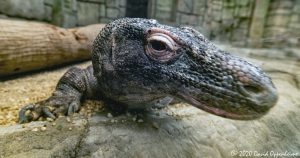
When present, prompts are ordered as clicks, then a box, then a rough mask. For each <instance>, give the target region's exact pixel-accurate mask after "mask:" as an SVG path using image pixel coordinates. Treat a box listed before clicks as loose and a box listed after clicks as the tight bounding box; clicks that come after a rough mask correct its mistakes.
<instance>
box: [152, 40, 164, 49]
mask: <svg viewBox="0 0 300 158" xmlns="http://www.w3.org/2000/svg"><path fill="white" fill-rule="evenodd" d="M150 44H151V47H152V48H153V49H154V50H156V51H163V50H166V49H167V47H166V45H165V44H164V43H163V42H160V41H156V40H153V41H150Z"/></svg>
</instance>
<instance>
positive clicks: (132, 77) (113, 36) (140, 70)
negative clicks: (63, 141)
mask: <svg viewBox="0 0 300 158" xmlns="http://www.w3.org/2000/svg"><path fill="white" fill-rule="evenodd" d="M83 99H105V100H109V101H112V102H113V103H115V104H116V105H118V106H119V107H124V108H125V107H126V109H151V108H161V107H164V106H167V105H168V104H169V103H170V102H171V101H172V99H176V100H180V101H182V102H186V103H189V104H191V105H193V106H195V107H197V108H200V109H202V110H204V111H207V112H209V113H212V114H215V115H218V116H222V117H225V118H231V119H239V120H250V119H255V118H260V117H261V116H263V115H264V114H266V113H267V112H268V111H269V109H270V108H271V107H273V106H274V105H275V103H276V101H277V99H278V94H277V90H276V88H275V87H274V85H273V83H272V81H271V79H270V77H268V76H267V75H266V74H265V73H264V72H263V71H262V70H261V69H260V68H258V67H256V66H254V65H253V64H251V63H249V62H247V61H245V60H243V59H241V58H239V57H236V56H233V55H231V54H229V53H227V52H225V51H223V50H220V49H218V48H217V47H216V46H215V45H214V44H212V43H211V42H210V41H209V40H207V39H206V38H205V37H204V36H203V35H202V34H201V33H199V32H197V31H196V30H194V29H192V28H190V27H172V26H168V25H162V24H159V23H158V22H157V21H156V20H153V19H140V18H123V19H118V20H115V21H113V22H111V23H109V24H107V25H106V26H105V27H104V28H103V29H102V30H101V32H100V33H99V35H98V36H97V38H96V39H95V41H94V43H93V48H92V65H91V66H88V67H87V68H86V69H79V68H76V67H73V68H71V69H69V70H68V71H67V72H66V73H65V74H64V75H63V76H62V78H61V79H60V80H59V82H58V84H57V87H56V89H55V91H54V92H53V94H52V96H51V97H50V98H48V99H46V100H44V101H41V102H39V103H36V104H29V105H27V106H24V107H23V108H22V109H21V110H20V112H19V122H20V123H24V122H29V121H32V120H36V119H38V118H39V117H50V118H53V119H55V118H56V117H57V116H58V114H61V113H63V114H65V115H70V114H72V113H74V112H77V111H79V109H80V104H81V102H82V100H83Z"/></svg>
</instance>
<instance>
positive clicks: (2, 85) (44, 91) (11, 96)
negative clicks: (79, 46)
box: [0, 62, 101, 125]
mask: <svg viewBox="0 0 300 158" xmlns="http://www.w3.org/2000/svg"><path fill="white" fill-rule="evenodd" d="M90 64H91V62H83V63H80V64H76V66H77V67H81V68H85V67H87V66H88V65H90ZM72 66H74V65H71V66H65V67H62V68H56V69H53V70H48V71H43V72H37V73H34V74H28V75H26V76H22V77H19V78H17V79H11V80H7V81H4V82H0V94H1V95H0V125H12V124H16V123H17V121H18V112H19V109H20V108H21V107H22V106H24V105H27V104H29V103H35V102H38V101H41V100H44V99H46V98H48V97H49V96H50V95H51V93H52V92H53V91H54V89H55V86H56V84H57V82H58V80H59V79H60V77H61V76H62V75H63V74H64V73H65V72H66V71H67V70H68V69H69V68H70V67H72ZM84 104H85V106H84V108H83V110H82V112H83V111H87V112H90V111H91V110H90V109H95V107H92V106H98V105H99V104H101V103H99V104H91V102H90V101H86V102H85V103H84ZM100 106H101V105H100Z"/></svg>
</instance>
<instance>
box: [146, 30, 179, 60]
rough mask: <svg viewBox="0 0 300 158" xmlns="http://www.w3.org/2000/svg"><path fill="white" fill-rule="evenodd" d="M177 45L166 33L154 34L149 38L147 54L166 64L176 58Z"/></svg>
mask: <svg viewBox="0 0 300 158" xmlns="http://www.w3.org/2000/svg"><path fill="white" fill-rule="evenodd" d="M177 49H178V46H177V43H176V42H175V41H174V40H173V39H172V38H171V37H170V36H168V35H167V34H165V33H160V32H157V33H153V34H150V35H149V36H148V38H147V45H146V54H147V55H148V57H150V58H151V59H153V60H156V61H159V62H162V63H165V62H167V61H169V60H171V59H173V58H174V57H175V56H177V53H176V50H177Z"/></svg>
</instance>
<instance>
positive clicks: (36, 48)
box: [0, 20, 104, 77]
mask: <svg viewBox="0 0 300 158" xmlns="http://www.w3.org/2000/svg"><path fill="white" fill-rule="evenodd" d="M103 27H104V24H95V25H89V26H85V27H79V28H72V29H64V28H60V27H56V26H53V25H50V24H45V23H37V22H28V21H12V20H0V77H3V76H8V75H12V74H17V73H21V72H27V71H31V70H38V69H42V68H48V67H51V66H55V65H59V64H63V63H68V62H73V61H80V60H85V59H89V58H90V46H91V44H92V42H93V40H94V39H95V38H96V36H97V34H98V33H99V32H100V30H101V29H102V28H103Z"/></svg>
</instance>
